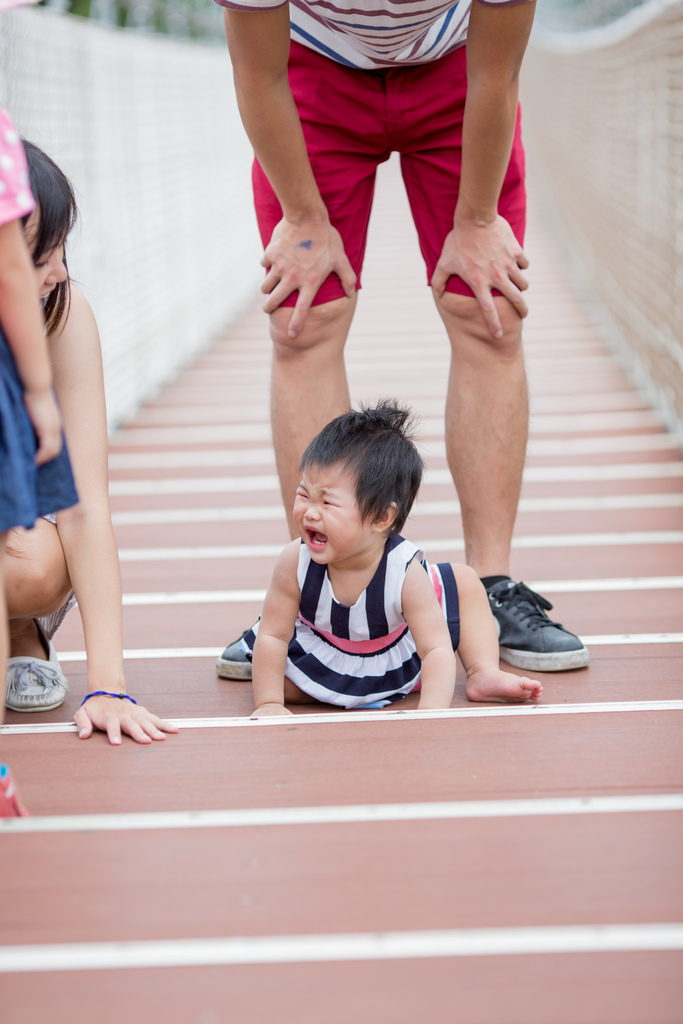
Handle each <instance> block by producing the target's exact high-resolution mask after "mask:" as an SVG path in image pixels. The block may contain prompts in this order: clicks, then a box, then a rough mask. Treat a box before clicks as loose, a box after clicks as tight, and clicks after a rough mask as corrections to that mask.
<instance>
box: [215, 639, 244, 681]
mask: <svg viewBox="0 0 683 1024" xmlns="http://www.w3.org/2000/svg"><path fill="white" fill-rule="evenodd" d="M248 632H249V630H247V629H245V631H244V633H242V636H246V635H247V633H248ZM242 636H241V637H240V638H239V639H238V640H234V641H233V642H232V643H231V644H228V646H227V647H226V648H225V650H224V651H223V653H222V654H221V656H220V658H218V659H217V661H216V675H217V676H220V677H221V679H242V680H244V681H246V682H250V680H251V659H250V658H248V657H247V655H246V654H245V653H244V651H243V650H242V649H241V647H240V640H241V639H242Z"/></svg>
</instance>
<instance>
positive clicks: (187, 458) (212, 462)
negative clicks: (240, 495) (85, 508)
mask: <svg viewBox="0 0 683 1024" xmlns="http://www.w3.org/2000/svg"><path fill="white" fill-rule="evenodd" d="M270 465H275V452H274V451H273V449H272V448H241V449H239V450H238V451H211V450H208V451H183V452H177V451H176V452H173V451H171V452H125V453H117V452H113V453H112V454H111V455H110V456H109V469H110V470H129V469H183V468H191V469H198V468H205V467H207V466H270Z"/></svg>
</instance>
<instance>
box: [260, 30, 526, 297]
mask: <svg viewBox="0 0 683 1024" xmlns="http://www.w3.org/2000/svg"><path fill="white" fill-rule="evenodd" d="M289 82H290V86H291V89H292V94H293V96H294V100H295V102H296V105H297V109H298V111H299V116H300V118H301V124H302V127H303V132H304V137H305V139H306V147H307V149H308V155H309V158H310V161H311V166H312V168H313V173H314V175H315V179H316V181H317V183H318V188H319V189H320V193H321V195H322V198H323V201H324V203H325V205H326V207H327V210H328V212H329V215H330V220H331V222H332V224H333V225H334V226H335V227H336V228H337V230H338V231H339V233H340V234H341V237H342V240H343V242H344V248H345V250H346V255H347V256H348V258H349V260H350V261H351V266H352V267H353V269H354V270H355V272H356V274H357V275H358V287H359V288H360V278H361V269H362V266H363V256H364V253H365V243H366V239H367V233H368V221H369V219H370V209H371V207H372V197H373V192H374V188H375V172H376V169H377V165H378V164H380V163H382V162H383V161H385V160H388V159H389V155H390V154H391V153H392V152H398V153H400V154H401V171H402V173H403V180H404V181H405V185H406V192H407V194H408V200H409V202H410V208H411V210H412V214H413V220H414V221H415V226H416V228H417V233H418V236H419V240H420V249H421V251H422V256H423V257H424V261H425V263H426V265H427V281H428V282H429V281H431V279H432V275H433V273H434V270H435V268H436V264H437V262H438V260H439V257H440V256H441V250H442V248H443V243H444V241H445V238H446V235H447V234H448V232H449V231H450V230H451V229H452V227H453V214H454V212H455V205H456V202H457V199H458V188H459V185H460V167H461V161H462V121H463V114H464V110H465V95H466V91H467V71H466V48H465V47H464V46H462V47H460V48H459V49H457V50H454V51H453V53H449V54H447V55H446V56H445V57H441V58H440V59H439V60H436V61H433V62H432V63H430V64H419V65H417V66H414V67H401V68H387V69H386V70H385V69H382V70H379V71H359V70H357V69H355V68H349V67H346V66H345V65H343V64H339V63H337V62H336V61H333V60H330V59H329V58H327V57H322V56H320V54H317V53H315V52H314V51H313V50H309V49H308V48H307V47H305V46H301V44H300V43H296V42H292V45H291V52H290V58H289ZM253 182H254V201H255V204H256V215H257V218H258V223H259V229H260V232H261V238H262V240H263V245H264V247H265V246H266V245H267V244H268V243H269V241H270V238H271V235H272V233H273V229H274V228H275V226H276V224H278V223H279V221H280V220H281V219H282V208H281V206H280V203H279V202H278V199H277V196H276V195H275V193H274V192H273V190H272V188H271V186H270V182H269V181H268V179H267V178H266V176H265V174H264V173H263V170H262V169H261V166H260V164H259V163H258V161H255V162H254V172H253ZM498 211H499V213H500V214H501V215H502V216H503V217H505V219H506V220H507V221H508V223H509V224H510V226H511V227H512V230H513V231H514V233H515V236H516V237H517V240H518V241H519V243H520V245H522V244H523V241H524V227H525V222H526V192H525V188H524V150H523V148H522V138H521V126H520V115H519V111H518V113H517V125H516V128H515V137H514V142H513V146H512V155H511V157H510V163H509V166H508V169H507V173H506V175H505V181H504V183H503V188H502V191H501V195H500V201H499V203H498ZM446 290H447V291H449V292H455V293H456V294H458V295H472V294H473V292H472V290H471V288H470V287H469V286H468V285H466V284H465V282H464V281H463V280H462V279H461V278H459V277H450V278H449V279H448V283H447V285H446ZM297 295H298V292H294V293H293V294H292V295H290V296H289V298H287V299H285V301H284V302H283V303H282V305H284V306H293V305H294V304H295V302H296V297H297ZM343 296H344V289H343V288H342V286H341V282H340V280H339V278H338V277H337V275H336V274H331V275H330V276H329V277H328V278H327V280H326V281H324V282H323V285H322V287H321V288H320V290H319V291H318V293H317V295H316V297H315V299H314V305H320V304H321V303H323V302H329V301H331V300H332V299H338V298H342V297H343Z"/></svg>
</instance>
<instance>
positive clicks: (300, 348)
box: [270, 298, 355, 361]
mask: <svg viewBox="0 0 683 1024" xmlns="http://www.w3.org/2000/svg"><path fill="white" fill-rule="evenodd" d="M354 308H355V300H354V299H346V298H344V299H335V300H334V301H333V302H325V303H323V304H322V305H320V306H311V308H310V309H309V311H308V313H307V315H306V319H305V321H304V326H303V328H302V329H301V331H300V332H299V334H297V335H296V337H294V338H292V337H290V335H289V334H288V333H287V331H288V328H289V322H290V320H291V317H292V312H293V310H292V309H291V308H290V307H280V309H276V310H275V312H274V313H271V316H270V336H271V339H272V341H273V351H274V355H275V358H276V359H278V360H281V361H289V360H296V359H299V358H301V357H305V356H306V355H307V354H309V353H310V352H312V351H313V350H315V349H317V348H320V347H321V346H324V347H330V346H331V347H333V348H339V350H340V351H341V350H343V348H344V343H345V341H346V336H347V334H348V331H349V327H350V326H351V320H352V318H353V311H354Z"/></svg>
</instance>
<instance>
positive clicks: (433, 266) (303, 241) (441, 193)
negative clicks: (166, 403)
mask: <svg viewBox="0 0 683 1024" xmlns="http://www.w3.org/2000/svg"><path fill="white" fill-rule="evenodd" d="M217 2H218V3H219V4H220V5H221V6H223V7H225V9H226V10H225V23H226V33H227V39H228V45H229V49H230V55H231V58H232V63H233V68H234V75H235V84H236V89H237V97H238V102H239V107H240V112H241V115H242V119H243V121H244V124H245V127H246V130H247V133H248V135H249V137H250V139H251V142H252V145H253V147H254V150H255V154H256V162H255V165H254V195H255V201H256V210H257V216H258V220H259V227H260V231H261V235H262V239H263V243H264V246H265V253H264V258H263V265H264V266H265V267H266V268H267V276H266V278H265V281H264V283H263V286H262V290H263V291H264V293H265V294H266V295H267V299H266V301H265V305H264V309H265V311H266V312H267V313H269V314H270V330H271V336H272V340H273V372H272V382H273V383H272V426H273V436H274V440H275V451H276V459H277V467H278V473H279V476H280V483H281V487H282V493H283V499H284V504H285V508H286V509H288V510H289V509H291V508H292V506H293V495H294V492H295V489H296V486H297V483H298V481H299V471H298V464H299V458H300V456H301V453H302V452H303V450H304V448H305V447H306V445H307V444H308V442H309V441H310V440H311V438H312V437H313V436H314V435H315V434H316V433H317V431H318V430H319V429H320V428H321V427H322V426H323V425H324V424H325V423H326V422H328V421H329V420H330V419H332V418H333V417H334V416H336V415H338V414H340V413H342V412H344V411H345V410H347V409H348V408H349V407H350V399H349V392H348V385H347V382H346V374H345V367H344V356H343V353H344V345H345V342H346V337H347V334H348V331H349V328H350V325H351V321H352V318H353V313H354V310H355V305H356V290H357V288H358V287H359V278H360V273H361V267H362V261H363V252H364V247H365V239H366V233H367V225H368V219H369V215H370V207H371V204H372V194H373V189H374V180H375V171H376V167H377V165H378V164H379V163H380V162H382V161H384V160H386V159H387V158H388V157H389V155H390V153H391V152H392V151H398V152H400V154H401V165H402V172H403V177H404V180H405V183H406V189H407V193H408V198H409V201H410V205H411V209H412V214H413V218H414V220H415V225H416V228H417V231H418V235H419V239H420V247H421V250H422V254H423V257H424V259H425V263H426V266H427V273H428V280H429V282H430V283H431V286H432V289H433V294H434V298H435V302H436V305H437V309H438V311H439V314H440V316H441V318H442V320H443V323H444V326H445V328H446V332H447V334H448V337H449V340H450V343H451V349H452V362H451V374H450V380H449V387H448V397H447V404H446V448H447V455H448V462H449V466H450V469H451V472H452V474H453V480H454V483H455V486H456V488H457V491H458V495H459V498H460V504H461V508H462V517H463V528H464V534H465V546H466V556H467V561H468V563H469V564H470V565H471V566H473V567H474V568H475V570H476V571H477V573H478V574H479V576H480V577H481V578H482V580H483V582H484V585H485V587H486V589H487V592H488V595H489V601H490V604H491V608H492V611H493V614H494V616H495V617H496V620H497V622H498V624H499V627H500V637H499V639H500V647H501V657H503V658H504V659H505V660H506V661H508V662H510V663H511V664H513V665H516V666H518V667H520V668H525V669H531V670H535V671H560V670H564V669H570V668H579V667H582V666H584V665H586V664H587V663H588V652H587V650H586V648H585V647H584V645H583V644H582V642H581V641H580V640H579V639H578V637H575V636H574V635H573V634H571V633H570V632H568V631H567V630H565V629H564V628H563V627H562V626H560V625H559V624H556V623H553V622H551V620H550V619H549V618H548V616H547V615H546V610H549V609H550V608H551V607H552V606H551V605H550V604H549V602H547V601H545V599H544V598H542V597H540V595H537V594H535V593H534V592H533V591H531V590H529V589H528V588H527V587H525V586H524V585H523V584H520V583H514V582H513V581H512V580H511V579H510V576H509V559H510V545H511V540H512V532H513V527H514V522H515V517H516V512H517V503H518V500H519V494H520V489H521V481H522V469H523V465H524V458H525V453H526V441H527V432H528V396H527V385H526V376H525V370H524V355H523V349H522V320H523V319H524V317H525V316H526V315H527V304H526V301H525V298H524V291H525V290H526V288H527V279H526V276H525V273H524V271H525V269H526V268H527V266H528V260H527V258H526V256H525V254H524V251H523V248H522V243H523V237H524V227H525V188H524V153H523V149H522V142H521V133H520V115H519V107H518V79H519V71H520V67H521V64H522V59H523V56H524V51H525V48H526V44H527V40H528V37H529V33H530V31H531V26H532V22H533V17H534V9H535V0H456V2H455V3H454V2H453V0H432V2H431V3H427V2H426V0H414V2H412V3H406V2H405V0H372V2H371V3H370V2H369V0H334V2H333V3H332V2H329V0H293V2H292V3H291V4H290V3H288V2H285V3H282V0H217ZM290 18H291V26H290ZM290 31H291V42H290ZM290 527H292V528H293V523H292V522H291V519H290ZM217 669H218V671H219V674H220V675H225V676H228V677H232V676H238V677H239V676H246V675H248V671H249V667H248V665H245V664H244V660H243V655H241V654H240V652H239V648H238V646H237V644H236V643H235V644H231V645H230V646H229V647H228V648H226V650H225V651H224V653H223V656H222V657H221V658H219V660H218V663H217Z"/></svg>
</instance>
